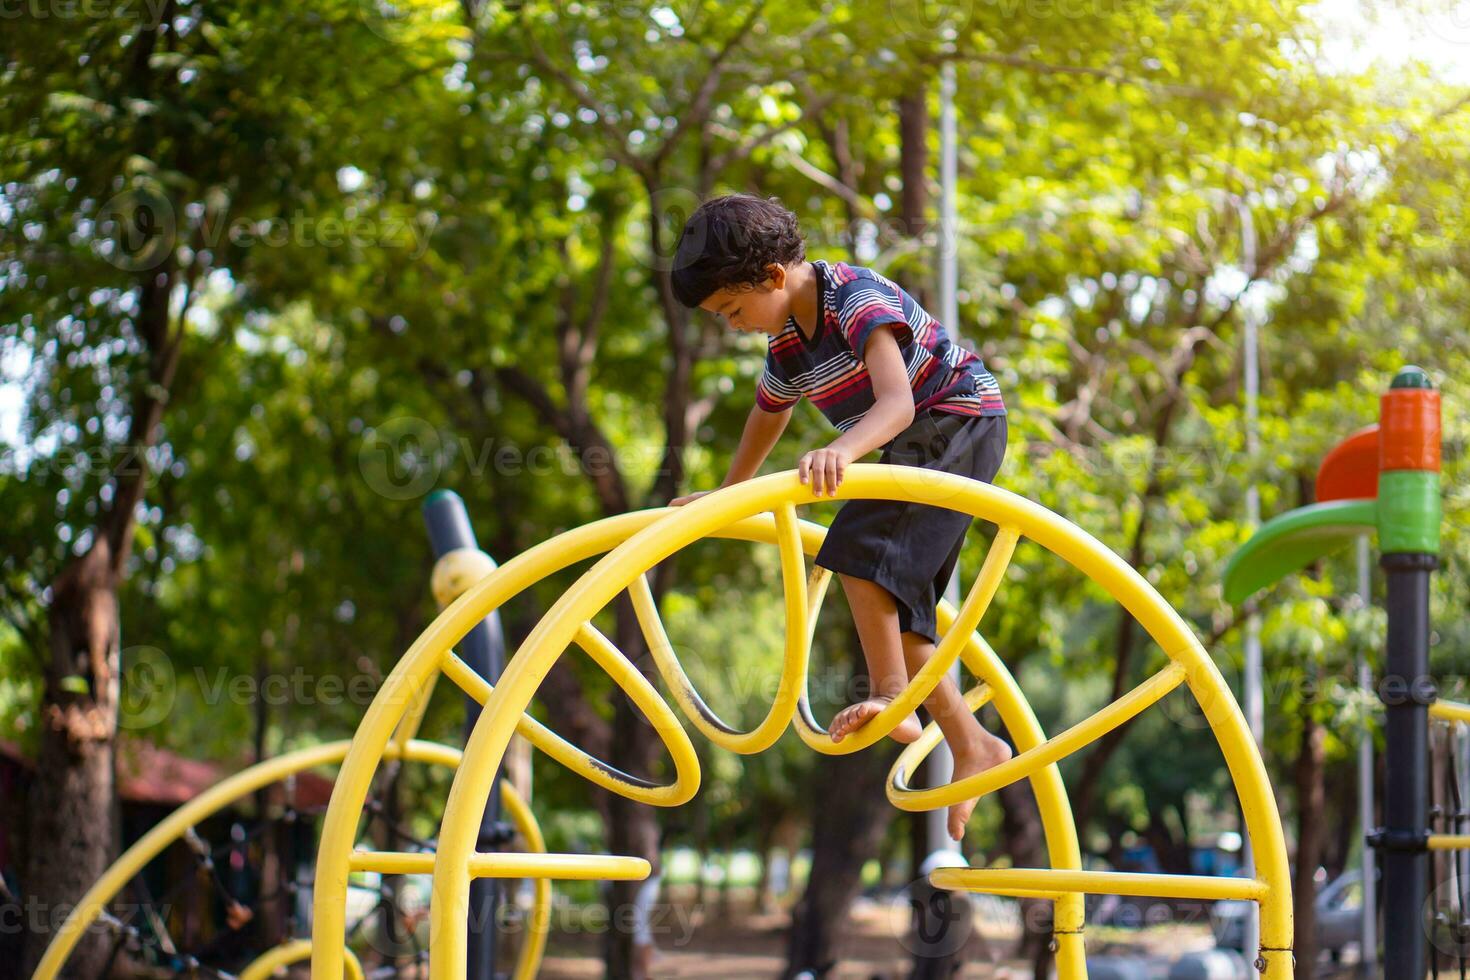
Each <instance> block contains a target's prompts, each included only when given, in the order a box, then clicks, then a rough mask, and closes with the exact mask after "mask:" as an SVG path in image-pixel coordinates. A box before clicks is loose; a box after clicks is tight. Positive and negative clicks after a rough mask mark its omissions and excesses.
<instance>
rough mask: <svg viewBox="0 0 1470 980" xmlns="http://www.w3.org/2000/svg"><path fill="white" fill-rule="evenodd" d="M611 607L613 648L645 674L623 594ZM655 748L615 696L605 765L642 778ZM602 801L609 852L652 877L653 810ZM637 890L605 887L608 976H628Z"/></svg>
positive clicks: (642, 721) (648, 730) (639, 638)
mask: <svg viewBox="0 0 1470 980" xmlns="http://www.w3.org/2000/svg"><path fill="white" fill-rule="evenodd" d="M616 609H617V645H618V649H620V650H622V651H623V653H625V654H626V655H627V657H628V659H629V660H631V661H632V662H633V663H635V664H637V665H638V668H639V669H640V670H641V671H643V673H644V675H645V676H648V675H649V674H650V668H651V666H652V658H651V657H650V656H649V655H648V653H647V650H646V648H645V647H644V645H643V633H642V631H641V630H640V629H639V627H638V620H637V617H636V616H635V615H634V613H633V605H632V602H631V601H630V600H629V599H628V596H627V594H626V593H625V594H623V595H621V596H619V597H618V599H617V601H616ZM650 679H651V678H650ZM659 745H660V742H659V740H658V734H657V732H655V731H654V728H653V726H652V725H651V724H650V723H649V721H648V719H646V718H644V717H643V715H642V713H641V712H640V711H639V710H638V708H637V706H635V705H634V704H633V702H632V701H631V700H630V699H629V698H627V697H620V698H618V703H617V708H616V711H615V712H614V716H613V735H612V745H611V752H610V755H609V758H608V761H609V762H611V763H612V764H613V766H615V767H616V768H618V769H621V770H622V771H624V772H626V773H631V774H632V775H635V776H644V777H647V776H649V775H650V770H651V769H652V768H653V760H654V753H655V752H656V750H657V749H658V747H659ZM607 797H608V799H607V838H608V851H609V853H612V854H622V855H628V856H630V857H641V858H644V859H645V860H647V861H648V862H649V863H650V864H652V865H653V874H658V873H659V872H660V868H659V853H658V850H659V848H658V836H659V834H658V818H657V816H656V813H655V810H654V808H653V807H651V806H648V805H646V804H643V803H634V802H633V801H632V800H628V799H625V798H624V797H622V796H619V795H618V794H616V793H609V794H607ZM642 887H643V882H641V881H615V882H613V883H612V884H611V886H610V887H609V893H610V895H611V904H612V907H611V908H610V909H609V913H610V916H611V918H610V920H609V921H610V922H611V923H612V925H613V927H612V928H610V929H609V930H608V931H607V938H606V941H605V943H604V947H603V963H604V967H605V969H606V975H607V976H608V977H612V978H622V977H629V976H632V975H633V932H632V929H631V928H630V926H631V924H632V922H633V919H632V915H633V909H634V907H635V904H636V900H637V897H638V891H639V889H640V888H642Z"/></svg>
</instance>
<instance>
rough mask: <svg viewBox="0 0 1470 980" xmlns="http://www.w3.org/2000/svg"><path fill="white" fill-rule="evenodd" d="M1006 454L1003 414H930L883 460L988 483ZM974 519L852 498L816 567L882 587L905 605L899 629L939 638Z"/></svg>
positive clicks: (890, 446)
mask: <svg viewBox="0 0 1470 980" xmlns="http://www.w3.org/2000/svg"><path fill="white" fill-rule="evenodd" d="M1005 452H1006V417H1005V416H1004V415H986V416H974V415H954V414H951V413H949V412H934V411H927V412H924V413H922V414H920V415H919V416H918V417H917V418H915V419H914V421H913V423H912V424H911V425H910V426H909V427H908V428H907V429H904V430H903V431H902V432H900V433H899V434H898V435H897V436H896V437H894V439H893V441H892V442H890V443H889V444H888V445H887V446H885V447H884V448H883V456H882V457H881V458H880V459H879V460H878V461H879V462H880V463H893V464H897V465H901V466H921V467H924V468H925V469H934V470H944V471H945V472H947V473H957V474H959V475H960V476H968V477H970V478H971V479H975V480H981V481H983V482H985V483H989V482H990V481H991V480H993V479H995V474H996V473H997V472H998V471H999V470H1000V463H1001V460H1002V459H1003V458H1004V457H1005ZM972 520H973V518H972V517H971V516H970V515H969V514H965V513H962V512H960V511H957V510H949V509H947V508H944V507H933V506H928V505H925V504H913V503H905V502H903V501H897V500H850V501H848V502H847V503H846V504H844V505H843V506H842V509H841V510H839V511H838V512H837V517H836V518H835V519H833V521H832V525H831V527H830V528H828V530H827V539H826V540H825V541H823V542H822V547H821V550H819V551H818V552H817V557H816V564H818V565H820V566H822V567H823V568H826V569H830V570H831V571H833V572H836V573H838V574H841V575H851V576H852V577H854V578H861V579H867V580H868V581H870V582H876V583H877V584H878V585H881V586H883V588H885V589H887V590H888V591H889V592H890V593H892V594H893V599H894V602H895V603H896V604H897V606H898V628H899V630H901V631H902V632H906V633H917V634H919V635H921V636H924V637H927V638H928V639H929V640H930V641H932V642H935V643H938V642H939V633H938V625H937V624H936V622H935V617H934V607H935V605H936V604H937V603H938V602H939V599H940V597H941V596H943V595H944V589H945V587H946V586H947V585H948V584H949V579H950V576H951V575H952V574H953V572H954V567H955V563H956V562H958V561H959V558H960V548H961V547H962V546H963V545H964V543H965V532H966V531H968V530H969V528H970V522H971V521H972Z"/></svg>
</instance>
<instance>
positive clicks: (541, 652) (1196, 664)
mask: <svg viewBox="0 0 1470 980" xmlns="http://www.w3.org/2000/svg"><path fill="white" fill-rule="evenodd" d="M905 469H906V468H904V467H892V466H872V465H858V466H854V467H852V468H851V469H850V470H849V472H848V475H847V478H846V480H845V481H844V483H843V485H842V486H841V487H840V488H839V490H838V493H837V498H838V499H849V498H853V497H862V498H877V499H889V500H912V501H915V502H918V503H930V504H938V505H941V506H946V507H950V508H952V509H956V510H963V511H965V512H967V513H970V514H972V515H974V516H977V517H980V518H982V519H985V520H989V521H992V522H994V523H996V524H997V525H999V526H1000V527H1001V528H1002V529H1014V530H1015V531H1016V532H1017V533H1019V534H1023V535H1025V536H1026V537H1028V538H1031V539H1032V540H1034V541H1036V542H1037V543H1038V544H1040V545H1042V546H1043V547H1045V548H1047V549H1048V550H1050V551H1052V552H1053V553H1055V554H1057V555H1058V556H1059V557H1061V558H1062V559H1063V560H1066V561H1068V562H1070V563H1071V564H1072V565H1073V566H1074V567H1076V568H1078V569H1079V570H1080V571H1082V572H1083V573H1084V574H1086V575H1087V576H1088V577H1089V578H1091V579H1092V580H1093V581H1095V582H1097V583H1098V584H1100V585H1102V586H1103V587H1104V588H1105V589H1107V590H1108V592H1109V593H1110V594H1112V596H1113V597H1114V598H1115V599H1116V600H1117V601H1118V602H1119V603H1121V604H1122V605H1123V607H1124V608H1125V609H1126V610H1127V611H1128V612H1129V613H1130V614H1132V615H1133V616H1134V617H1135V618H1136V619H1137V620H1138V621H1139V623H1140V624H1141V625H1142V626H1143V627H1144V629H1145V630H1146V631H1147V632H1148V633H1149V635H1150V636H1151V637H1152V638H1153V639H1154V640H1155V641H1156V642H1158V643H1159V644H1160V645H1161V646H1162V648H1163V649H1164V650H1165V651H1166V653H1168V655H1169V657H1170V659H1171V660H1172V661H1173V662H1174V664H1175V665H1177V666H1178V667H1179V668H1182V680H1183V681H1184V682H1185V683H1187V684H1188V685H1189V687H1190V689H1191V691H1192V692H1193V693H1194V695H1195V697H1196V699H1197V700H1198V701H1199V702H1200V704H1201V707H1202V709H1203V711H1204V716H1205V718H1206V720H1207V721H1208V723H1209V724H1210V726H1211V729H1212V731H1213V732H1214V734H1215V736H1216V739H1217V741H1218V743H1219V744H1220V747H1221V750H1222V753H1223V754H1224V756H1225V761H1226V765H1227V767H1228V768H1229V770H1230V772H1231V776H1232V781H1233V783H1234V785H1235V787H1236V790H1237V793H1238V794H1239V796H1240V801H1241V807H1242V812H1243V814H1244V817H1245V824H1246V831H1247V833H1248V834H1249V835H1250V838H1251V840H1252V842H1253V845H1254V847H1255V851H1256V856H1257V868H1258V870H1257V878H1256V882H1257V883H1258V884H1259V886H1260V895H1259V898H1258V899H1257V900H1258V902H1259V904H1260V906H1261V937H1262V944H1261V950H1260V954H1261V957H1260V961H1261V964H1262V966H1263V970H1262V973H1263V975H1264V976H1265V977H1266V978H1267V980H1284V978H1285V977H1287V976H1289V975H1290V972H1291V968H1292V967H1291V961H1292V953H1291V941H1292V935H1291V932H1292V929H1291V899H1290V881H1289V877H1288V872H1287V864H1286V848H1285V841H1284V838H1283V835H1282V831H1281V824H1280V818H1279V814H1278V812H1277V810H1276V805H1275V800H1274V798H1273V796H1272V793H1271V788H1270V784H1269V781H1268V780H1267V777H1266V772H1265V767H1264V764H1263V763H1262V761H1261V758H1260V755H1259V753H1258V752H1257V750H1256V746H1255V743H1254V741H1253V740H1252V739H1251V738H1250V734H1249V730H1248V728H1247V726H1246V723H1245V719H1244V717H1243V715H1242V714H1241V712H1240V708H1239V706H1238V705H1237V704H1236V703H1235V701H1234V698H1233V697H1232V696H1231V694H1230V691H1229V688H1228V686H1227V685H1226V684H1225V681H1224V678H1223V677H1222V676H1221V675H1220V672H1219V670H1218V668H1216V666H1215V664H1214V663H1213V661H1211V660H1210V658H1209V656H1208V654H1206V653H1205V651H1204V650H1203V648H1202V647H1201V646H1200V644H1199V640H1198V638H1197V637H1196V636H1195V635H1194V633H1193V631H1192V630H1190V629H1189V627H1188V625H1187V624H1185V623H1184V621H1183V620H1182V619H1181V618H1180V617H1179V615H1178V614H1177V613H1176V612H1175V611H1174V610H1173V609H1172V608H1170V607H1169V606H1168V604H1167V603H1165V602H1164V601H1163V600H1162V599H1161V598H1160V597H1159V595H1158V593H1157V592H1156V591H1155V590H1154V589H1153V588H1152V587H1151V586H1150V585H1149V584H1148V583H1147V582H1146V581H1145V580H1144V579H1143V578H1142V577H1141V576H1140V575H1139V574H1138V572H1137V571H1136V570H1134V569H1132V568H1130V567H1129V566H1128V565H1127V564H1126V563H1125V562H1123V561H1122V559H1120V558H1119V557H1118V556H1117V555H1115V554H1113V553H1112V552H1111V551H1109V550H1108V549H1107V548H1105V547H1104V546H1102V545H1101V544H1100V543H1099V542H1098V541H1097V540H1096V539H1094V538H1092V537H1091V536H1090V535H1088V534H1087V533H1086V532H1084V531H1082V530H1081V529H1080V528H1078V527H1077V526H1076V525H1074V524H1072V523H1071V522H1069V521H1066V520H1065V519H1063V518H1061V517H1059V516H1057V515H1055V514H1052V513H1051V512H1050V511H1047V510H1046V509H1045V508H1042V507H1040V506H1038V505H1036V504H1034V503H1032V502H1030V501H1027V500H1024V499H1023V498H1020V497H1017V496H1016V495H1014V494H1011V493H1008V492H1006V491H1004V490H1000V489H997V488H995V487H991V486H988V485H986V484H981V483H977V482H975V481H971V480H967V479H964V478H962V477H957V476H954V475H952V474H943V473H934V472H932V471H926V472H925V473H924V479H923V480H914V479H913V478H912V476H911V475H907V474H906V473H904V472H901V471H904V470H905ZM814 499H815V498H814V497H813V495H812V493H811V491H810V489H809V488H807V487H806V486H804V485H802V484H801V483H800V482H799V481H798V480H797V479H796V477H795V474H793V473H789V472H788V473H782V474H776V475H773V476H768V477H764V478H761V479H757V480H752V481H748V482H746V483H743V484H739V485H737V486H734V487H730V488H727V489H725V490H722V491H720V492H717V493H713V494H710V495H708V496H706V497H703V498H701V499H699V500H697V501H695V502H694V503H692V504H690V505H688V506H687V507H685V508H682V509H681V510H679V511H677V512H675V513H672V514H669V515H667V516H665V517H664V518H663V519H662V520H660V521H658V522H657V523H656V524H651V525H649V526H647V527H645V528H643V529H642V530H641V531H638V532H637V533H635V534H633V535H632V536H631V537H629V538H628V539H627V540H626V541H625V542H624V543H623V544H622V545H620V546H618V547H617V548H616V549H614V550H613V551H612V552H611V553H609V554H608V555H606V556H604V558H603V559H602V560H601V561H599V562H598V563H597V564H596V565H595V566H594V567H593V568H592V569H591V570H589V571H588V572H587V573H586V574H584V575H583V576H582V577H581V578H580V579H579V580H578V581H577V583H576V584H575V585H573V587H572V588H571V589H569V590H568V591H567V592H566V593H565V594H564V595H563V596H562V598H561V599H560V600H559V601H558V602H557V603H556V605H555V606H553V608H552V609H551V610H550V611H549V612H548V613H547V614H546V615H545V616H544V617H543V618H542V620H541V621H540V622H539V623H538V624H537V626H536V628H535V629H534V630H533V631H532V633H531V635H530V636H529V637H528V638H527V640H526V642H525V643H524V644H523V645H522V647H521V649H520V651H519V652H518V653H517V655H516V657H515V658H514V659H513V660H512V662H511V664H510V666H509V667H508V668H507V670H506V672H505V675H504V676H503V677H502V680H501V683H500V685H499V686H498V687H497V688H496V690H495V691H494V692H493V693H492V694H491V697H490V700H489V701H488V702H487V705H486V707H487V710H486V711H485V712H484V713H483V714H482V716H481V719H480V722H479V724H478V725H477V727H476V729H475V731H474V733H473V734H472V736H471V738H470V740H469V743H468V745H467V747H466V753H465V755H466V759H467V761H468V762H469V764H467V765H465V766H462V767H461V768H460V769H459V770H458V771H457V772H456V774H455V779H454V784H453V787H452V789H451V791H450V796H449V800H448V803H447V806H446V809H445V816H444V821H443V824H442V826H441V833H440V851H439V858H440V860H438V861H436V863H435V874H434V880H435V898H436V902H435V904H434V907H433V908H432V909H431V921H432V922H433V931H432V937H433V938H432V944H433V956H432V958H431V963H430V975H431V976H432V977H434V978H436V980H443V978H449V977H458V976H461V975H462V974H463V971H464V965H465V959H464V958H465V942H464V935H463V927H462V922H463V918H464V913H465V910H466V908H467V903H468V893H469V883H470V877H471V876H470V873H469V867H470V863H471V861H472V859H473V858H474V856H475V855H474V853H473V850H474V846H473V845H474V837H475V831H476V829H477V821H478V817H479V813H480V811H481V810H482V809H483V807H484V803H485V799H486V798H487V796H488V794H489V789H490V784H491V781H492V779H493V774H494V772H495V770H496V768H497V767H498V765H499V762H500V760H501V758H502V757H503V754H504V752H505V749H506V747H507V745H508V743H509V739H510V737H511V735H512V733H513V732H514V730H515V727H516V725H517V722H518V719H519V718H520V716H521V714H522V713H523V712H524V711H525V710H526V708H527V706H528V705H529V704H530V701H531V699H532V697H533V696H534V695H535V692H536V689H537V687H538V686H539V684H540V681H541V679H542V678H543V677H544V676H545V673H546V671H548V670H549V669H550V668H551V665H552V664H553V663H554V662H555V660H556V659H557V658H558V657H559V656H560V655H561V653H562V651H564V650H565V649H566V647H567V645H568V644H569V643H570V642H572V641H573V639H574V638H575V636H576V633H577V631H578V630H579V629H580V628H581V624H583V623H586V622H587V621H589V620H590V619H591V617H592V616H594V615H596V614H597V612H598V611H599V610H601V609H602V608H603V607H604V606H606V604H607V603H608V602H609V601H611V600H612V599H613V598H614V597H615V596H616V595H617V593H618V592H620V591H621V590H623V589H625V588H627V587H628V586H629V584H630V583H631V582H632V580H633V579H634V578H635V577H636V576H638V575H641V574H643V573H644V572H646V571H647V570H648V569H649V568H651V567H652V566H653V565H655V564H657V563H658V562H660V561H663V560H665V559H666V558H668V557H669V556H670V555H672V554H673V553H675V552H676V551H678V550H680V549H681V548H683V547H685V546H687V545H688V544H690V543H692V542H693V541H696V540H698V539H700V538H702V537H705V536H709V535H712V534H717V533H719V532H720V531H721V530H722V529H725V528H727V527H729V526H730V525H732V524H734V523H736V522H739V521H740V520H741V519H742V518H747V517H749V516H750V515H751V514H752V513H758V512H760V511H763V510H769V509H772V508H774V507H777V506H781V505H782V504H785V503H790V502H794V503H810V502H813V500H814ZM824 499H825V498H824ZM492 578H493V577H492ZM489 581H491V580H490V579H487V582H489ZM483 584H484V583H482V585H483ZM478 591H481V590H480V589H477V590H472V592H471V593H467V594H466V596H465V597H462V599H461V602H460V603H456V606H460V608H461V610H466V609H468V610H473V608H474V606H473V603H467V602H466V600H469V599H470V598H471V597H472V596H473V595H474V594H475V592H478ZM972 595H973V593H972ZM455 611H456V610H455V608H454V607H451V609H450V610H447V611H446V613H445V615H444V616H441V617H440V619H439V620H437V621H436V623H435V624H434V625H431V627H430V628H429V630H428V631H427V632H426V633H425V635H424V637H421V638H420V641H419V643H418V644H416V645H415V649H424V648H429V649H432V648H434V647H435V646H438V645H439V644H442V643H443V641H444V640H445V639H448V641H449V642H450V643H452V642H454V641H455V640H457V639H458V636H459V635H462V634H463V630H461V632H460V633H458V634H454V635H450V634H452V633H453V630H454V629H456V628H459V626H460V624H459V623H458V621H457V617H456V616H455ZM458 618H463V617H458ZM441 624H442V625H441ZM465 629H467V626H466V627H465ZM438 648H439V650H441V651H442V650H443V649H444V647H443V646H438ZM413 653H414V650H411V651H410V655H409V656H408V657H405V660H406V661H407V660H409V659H411V657H412V655H413ZM1174 673H1178V672H1177V671H1172V670H1170V671H1166V672H1164V673H1161V675H1160V678H1163V679H1164V680H1172V679H1173V678H1172V677H1171V674H1174ZM1164 680H1159V686H1162V685H1163V683H1164ZM1145 688H1147V689H1148V690H1150V691H1151V690H1152V688H1151V687H1150V686H1149V685H1147V684H1146V685H1145ZM1135 693H1137V692H1135ZM1140 699H1141V698H1140ZM1125 700H1126V699H1125ZM375 707H376V704H375ZM369 714H370V716H371V714H372V709H369ZM1087 724H1088V722H1084V723H1083V725H1087ZM364 727H365V728H366V727H368V726H367V721H366V720H365V722H364ZM1102 730H1106V729H1105V728H1101V727H1099V731H1102ZM375 734H376V733H375ZM1034 758H1035V757H1034V756H1033V759H1034ZM334 802H335V801H334ZM344 819H345V818H344ZM325 860H326V856H325V851H324V863H325ZM326 870H328V871H332V872H334V871H335V868H332V867H331V866H329V865H328V866H327V867H326ZM317 880H318V889H319V891H318V898H319V904H320V901H321V899H322V898H323V895H324V893H323V892H322V891H321V888H322V884H323V882H324V880H326V882H327V884H328V885H331V886H334V885H335V882H334V881H332V880H331V878H330V877H328V878H327V879H324V877H323V874H322V870H321V866H319V871H318V878H317ZM318 921H319V922H320V921H322V920H321V919H320V917H319V919H318ZM329 924H330V925H335V924H331V923H329ZM1060 928H1061V927H1060V926H1059V931H1060ZM331 952H332V946H331V945H330V944H328V945H319V946H318V949H317V954H316V957H315V958H314V966H315V965H317V964H316V959H317V958H321V959H322V965H324V966H328V967H331V970H330V971H329V972H324V973H323V974H322V975H323V976H328V977H337V976H340V973H341V965H340V962H339V961H337V960H336V959H327V958H326V957H327V956H330V954H331ZM1064 968H1065V969H1067V970H1068V973H1069V976H1070V975H1075V974H1073V973H1072V971H1073V969H1074V967H1073V965H1070V964H1069V965H1067V966H1066V967H1064Z"/></svg>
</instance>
